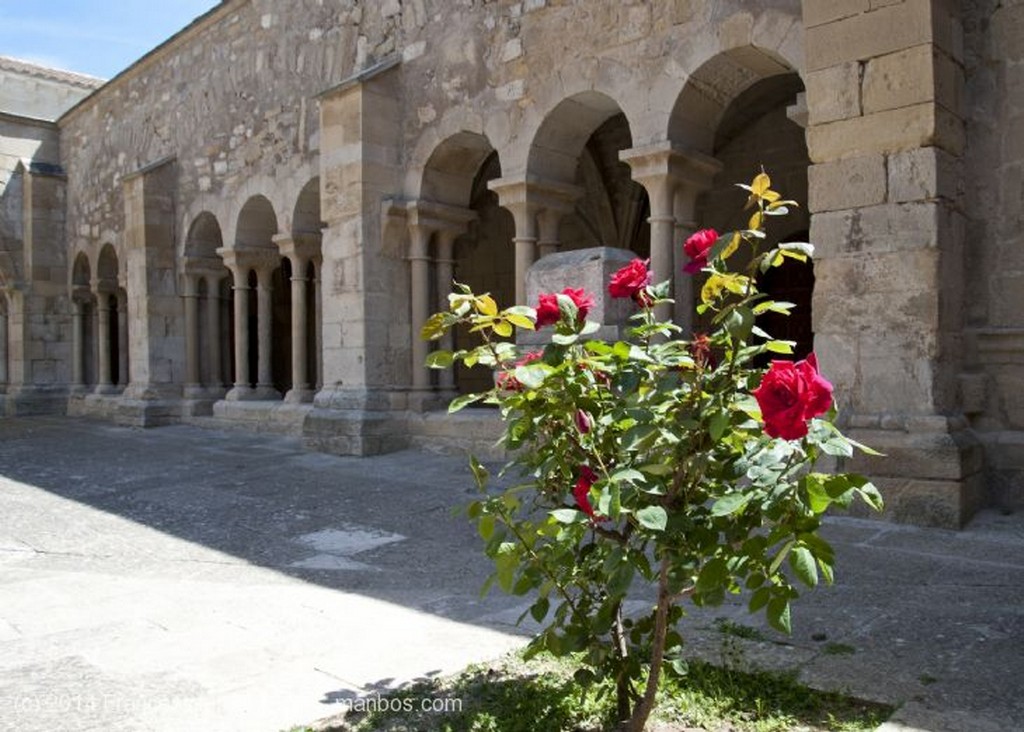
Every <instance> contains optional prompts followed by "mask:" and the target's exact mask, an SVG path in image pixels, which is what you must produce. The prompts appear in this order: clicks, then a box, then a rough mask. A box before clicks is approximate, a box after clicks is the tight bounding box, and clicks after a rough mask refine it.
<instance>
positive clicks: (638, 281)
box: [608, 259, 651, 302]
mask: <svg viewBox="0 0 1024 732" xmlns="http://www.w3.org/2000/svg"><path fill="white" fill-rule="evenodd" d="M650 262H651V260H649V259H646V260H645V259H634V260H633V261H632V262H630V263H629V264H627V265H626V266H625V267H623V268H622V269H620V270H619V271H618V272H616V273H615V274H613V275H612V279H611V281H610V282H609V283H608V292H609V293H611V296H612V297H629V298H632V299H634V300H637V302H639V299H638V298H639V297H641V296H642V295H643V291H644V288H645V287H647V286H648V285H649V284H651V271H650V270H649V269H648V268H647V267H648V265H649V264H650Z"/></svg>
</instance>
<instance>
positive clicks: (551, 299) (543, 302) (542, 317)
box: [536, 287, 594, 328]
mask: <svg viewBox="0 0 1024 732" xmlns="http://www.w3.org/2000/svg"><path fill="white" fill-rule="evenodd" d="M561 294H563V295H565V296H566V297H568V298H569V299H570V300H572V301H573V303H574V304H575V305H576V309H577V310H578V311H579V312H578V313H577V317H578V318H579V319H580V320H583V319H584V318H585V317H587V313H589V312H590V308H592V307H594V297H593V295H590V294H589V293H587V292H586V291H585V290H583V288H575V289H574V288H572V287H566V288H565V289H564V290H562V293H561ZM561 317H562V311H561V310H559V309H558V296H557V295H555V294H554V293H553V292H545V293H542V294H541V295H540V296H539V297H538V298H537V322H536V327H537V328H543V327H544V326H547V325H554V324H555V323H557V322H558V321H559V319H560V318H561Z"/></svg>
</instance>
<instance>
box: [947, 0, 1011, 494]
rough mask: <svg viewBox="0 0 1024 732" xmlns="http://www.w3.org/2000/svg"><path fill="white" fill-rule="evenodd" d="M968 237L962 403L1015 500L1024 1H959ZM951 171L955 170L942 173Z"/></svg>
mask: <svg viewBox="0 0 1024 732" xmlns="http://www.w3.org/2000/svg"><path fill="white" fill-rule="evenodd" d="M964 21H965V27H964V30H965V39H966V42H965V59H964V64H965V72H966V79H967V83H966V93H965V97H966V107H967V110H968V111H969V118H968V125H967V132H968V134H967V145H966V148H965V153H964V160H965V162H966V165H967V171H966V178H965V181H964V183H965V185H964V188H963V197H964V203H965V213H966V216H967V223H966V229H967V233H966V237H967V241H968V245H967V247H966V254H965V258H964V268H965V271H966V273H967V292H968V296H967V298H966V321H967V322H966V326H967V330H966V333H965V336H966V337H965V341H964V350H965V352H966V354H967V358H966V359H965V366H964V368H965V373H964V374H963V375H962V376H961V380H960V390H961V393H960V398H961V404H962V407H963V411H964V412H965V413H966V414H967V415H968V416H969V417H970V420H971V425H972V427H973V428H974V429H975V430H977V432H978V433H979V434H980V436H981V438H982V441H983V443H984V445H985V448H986V454H987V458H988V465H989V468H990V478H989V485H990V488H991V489H992V491H993V493H994V498H995V500H996V501H997V502H999V503H1001V504H1003V505H1006V506H1010V507H1019V506H1022V505H1024V136H1022V135H1021V125H1022V123H1024V5H1022V4H1021V3H998V2H992V1H989V0H973V1H971V2H966V3H964ZM944 172H945V174H946V175H947V176H950V175H952V174H953V173H954V171H949V170H947V171H944Z"/></svg>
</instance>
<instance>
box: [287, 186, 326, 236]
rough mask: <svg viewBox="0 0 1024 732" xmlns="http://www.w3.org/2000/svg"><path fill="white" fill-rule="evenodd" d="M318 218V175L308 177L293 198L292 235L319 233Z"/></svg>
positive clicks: (321, 225) (321, 224)
mask: <svg viewBox="0 0 1024 732" xmlns="http://www.w3.org/2000/svg"><path fill="white" fill-rule="evenodd" d="M323 225H324V224H323V221H322V220H321V218H320V176H315V177H314V178H312V179H310V180H309V181H308V182H307V183H306V184H305V185H304V186H302V190H300V191H299V195H298V196H297V197H296V199H295V207H294V209H293V211H292V226H291V231H292V235H293V236H294V235H296V234H319V233H320V231H321V230H322V229H323Z"/></svg>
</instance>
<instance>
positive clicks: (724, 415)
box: [708, 412, 729, 442]
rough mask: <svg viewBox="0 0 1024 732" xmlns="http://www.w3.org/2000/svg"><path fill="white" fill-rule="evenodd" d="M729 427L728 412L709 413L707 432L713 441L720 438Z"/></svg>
mask: <svg viewBox="0 0 1024 732" xmlns="http://www.w3.org/2000/svg"><path fill="white" fill-rule="evenodd" d="M728 427H729V413H728V412H715V413H714V414H712V415H711V421H710V423H709V424H708V432H709V433H710V434H711V439H712V441H714V442H718V441H719V440H720V439H722V435H724V434H725V430H726V429H727V428H728Z"/></svg>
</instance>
